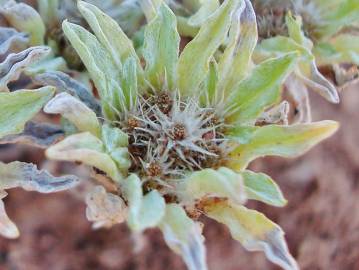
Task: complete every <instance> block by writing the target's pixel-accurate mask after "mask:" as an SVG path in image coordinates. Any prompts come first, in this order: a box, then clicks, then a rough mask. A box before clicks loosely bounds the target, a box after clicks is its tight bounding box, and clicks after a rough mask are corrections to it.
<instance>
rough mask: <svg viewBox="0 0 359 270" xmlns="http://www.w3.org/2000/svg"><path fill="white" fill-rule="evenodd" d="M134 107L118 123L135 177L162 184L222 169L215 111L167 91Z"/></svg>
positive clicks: (221, 142)
mask: <svg viewBox="0 0 359 270" xmlns="http://www.w3.org/2000/svg"><path fill="white" fill-rule="evenodd" d="M136 104H137V105H136V106H135V107H134V108H132V109H131V110H130V111H128V112H125V113H124V114H123V115H120V119H119V121H117V122H116V125H118V126H119V127H120V128H121V129H122V130H123V131H125V132H126V133H127V134H128V136H129V153H130V156H131V161H132V166H131V168H130V171H131V172H136V173H139V174H140V175H141V176H142V177H144V178H147V179H148V180H151V181H153V180H155V181H157V182H158V183H162V182H163V180H166V179H180V178H183V177H185V175H186V173H187V172H188V171H196V170H201V169H204V168H208V167H216V166H219V165H220V163H221V162H222V161H223V159H224V158H225V156H226V155H225V153H226V152H227V148H228V147H227V143H226V140H225V139H224V136H223V133H222V130H223V128H224V121H222V119H220V118H219V117H218V116H217V115H216V114H215V111H214V109H213V108H202V107H200V106H199V101H198V100H197V99H195V98H185V99H181V97H180V96H179V94H178V93H177V92H165V91H163V92H159V93H156V94H153V95H151V96H139V97H138V100H137V102H136ZM162 184H163V183H162Z"/></svg>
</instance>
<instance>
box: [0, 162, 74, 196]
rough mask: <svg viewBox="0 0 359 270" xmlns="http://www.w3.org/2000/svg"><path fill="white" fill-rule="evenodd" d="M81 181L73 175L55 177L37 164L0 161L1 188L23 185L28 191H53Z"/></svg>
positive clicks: (67, 187) (64, 188)
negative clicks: (39, 168) (38, 167)
mask: <svg viewBox="0 0 359 270" xmlns="http://www.w3.org/2000/svg"><path fill="white" fill-rule="evenodd" d="M78 183H79V179H78V178H77V177H76V176H73V175H65V176H61V177H54V176H52V175H51V174H49V173H48V172H47V171H44V170H38V169H37V167H36V165H34V164H30V163H25V162H19V161H14V162H11V163H8V164H5V163H2V162H0V189H9V188H16V187H21V188H23V189H25V190H28V191H37V192H41V193H52V192H58V191H63V190H67V189H70V188H72V187H74V186H76V185H77V184H78Z"/></svg>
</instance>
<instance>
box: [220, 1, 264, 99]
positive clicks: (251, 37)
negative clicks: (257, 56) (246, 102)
mask: <svg viewBox="0 0 359 270" xmlns="http://www.w3.org/2000/svg"><path fill="white" fill-rule="evenodd" d="M243 3H244V4H243V5H245V7H244V10H243V12H241V10H240V9H239V10H238V11H237V12H236V13H235V14H234V19H233V21H232V26H231V33H232V37H231V41H230V44H229V45H228V47H227V48H226V50H225V51H224V53H223V56H222V57H221V60H220V62H219V68H220V72H221V73H220V80H221V85H220V90H221V91H222V94H223V96H224V97H227V96H228V95H229V94H230V93H231V91H233V90H234V89H235V86H236V85H238V83H239V82H240V81H241V80H242V79H243V78H244V77H245V76H246V75H247V74H248V73H249V71H250V70H251V64H252V60H251V57H252V53H253V50H254V48H255V46H256V44H257V40H258V32H257V22H256V15H255V13H254V10H253V7H252V4H251V2H250V1H249V0H245V1H244V2H243Z"/></svg>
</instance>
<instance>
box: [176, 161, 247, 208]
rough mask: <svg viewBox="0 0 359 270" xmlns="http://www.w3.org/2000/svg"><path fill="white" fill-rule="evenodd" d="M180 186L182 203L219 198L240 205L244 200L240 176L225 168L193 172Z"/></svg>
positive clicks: (244, 195)
mask: <svg viewBox="0 0 359 270" xmlns="http://www.w3.org/2000/svg"><path fill="white" fill-rule="evenodd" d="M182 185H183V187H182V188H183V189H184V192H183V196H184V198H183V200H184V201H186V199H187V200H189V201H190V202H191V201H192V202H193V201H195V200H200V199H202V198H204V197H219V198H228V199H230V200H232V201H234V202H236V203H238V204H242V203H244V202H245V200H246V194H245V190H244V186H243V179H242V176H241V175H240V174H238V173H236V172H234V171H232V170H230V169H228V168H225V167H221V168H219V169H218V170H213V169H204V170H201V171H198V172H194V173H192V174H191V175H190V176H189V177H188V178H186V179H185V180H184V181H183V184H182ZM179 189H181V186H180V187H179Z"/></svg>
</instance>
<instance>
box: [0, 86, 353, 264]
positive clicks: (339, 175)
mask: <svg viewBox="0 0 359 270" xmlns="http://www.w3.org/2000/svg"><path fill="white" fill-rule="evenodd" d="M341 97H342V101H341V103H340V104H339V105H332V104H328V103H327V102H325V101H324V100H323V99H322V98H320V97H318V96H316V95H314V94H312V104H313V118H314V120H321V119H334V120H337V121H339V122H340V123H341V129H340V131H339V132H338V133H337V134H336V135H335V136H334V137H332V138H331V139H329V140H327V141H325V142H324V143H322V144H321V145H319V146H317V147H316V148H314V149H313V150H311V151H310V152H309V153H307V154H306V155H304V156H302V157H300V158H298V159H292V160H285V159H281V158H265V159H261V160H258V161H256V162H254V163H253V164H252V166H251V167H252V168H253V169H254V170H256V171H264V172H266V173H268V174H270V175H271V176H272V177H273V178H274V179H276V180H277V182H278V183H279V185H280V186H281V188H282V190H283V192H284V194H285V196H286V198H287V199H288V200H289V203H288V205H287V206H286V207H285V208H274V207H268V206H264V205H263V204H260V203H253V202H251V203H250V205H249V206H250V207H252V208H256V209H258V210H260V211H262V212H264V213H265V214H266V215H267V216H268V217H270V218H271V219H273V220H274V221H275V222H277V223H278V224H280V226H282V228H283V229H284V231H285V232H286V238H287V241H288V243H289V248H290V250H291V252H292V254H293V255H294V257H295V258H296V259H297V260H298V262H299V265H300V267H301V269H303V270H322V269H323V270H324V269H325V270H359V247H358V243H359V212H358V209H359V146H358V139H359V126H358V118H359V110H358V108H359V86H356V87H352V89H348V90H346V91H344V92H343V93H342V94H341ZM0 151H1V153H0V159H1V160H3V161H7V162H8V161H12V160H14V159H16V158H17V156H18V154H19V153H21V160H24V161H33V162H40V163H41V160H42V156H43V154H42V151H40V150H37V149H32V148H24V147H19V146H16V148H14V147H11V148H7V149H3V148H2V149H1V150H0ZM43 165H44V164H43ZM47 166H49V165H47ZM9 193H10V194H9V196H8V197H7V198H6V199H5V201H6V206H7V211H8V214H9V216H10V217H11V218H12V219H13V220H14V221H15V222H16V223H17V224H18V226H19V228H20V230H21V237H20V238H19V239H17V240H6V239H3V238H1V239H0V270H3V269H9V270H42V269H51V270H80V269H81V270H83V269H88V270H92V269H97V270H98V269H99V270H114V269H116V270H118V269H121V270H145V269H147V270H152V269H153V270H165V269H174V270H183V269H185V267H184V265H183V263H182V261H181V259H180V258H179V257H178V256H177V255H175V254H173V253H171V252H170V251H169V249H168V248H167V247H166V246H165V244H164V241H163V239H162V236H161V235H160V233H159V232H158V231H157V230H150V231H148V232H146V233H145V235H144V236H143V237H142V238H138V237H137V238H136V237H133V236H131V234H130V233H129V230H128V229H127V228H126V226H125V225H118V226H115V227H113V228H112V229H109V230H98V231H92V230H91V227H90V224H89V223H88V222H87V221H86V219H85V206H84V203H83V201H82V200H81V196H82V195H81V194H82V193H83V191H82V190H75V191H72V192H63V193H58V194H52V195H43V194H37V193H32V192H25V191H22V190H10V191H9ZM203 221H204V223H205V225H206V226H205V230H204V234H205V236H206V239H207V240H206V244H207V248H208V264H209V269H211V270H218V269H219V270H263V269H269V270H274V269H278V268H277V267H275V266H274V265H272V264H271V263H268V262H267V261H266V260H265V258H264V256H263V254H262V253H249V252H247V251H245V250H244V249H243V248H242V247H241V246H240V244H239V243H237V242H235V241H234V240H232V239H231V237H230V235H229V233H228V231H227V229H225V228H224V227H223V226H221V225H219V224H216V223H215V222H213V221H210V220H207V219H204V220H203ZM136 239H137V240H136Z"/></svg>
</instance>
